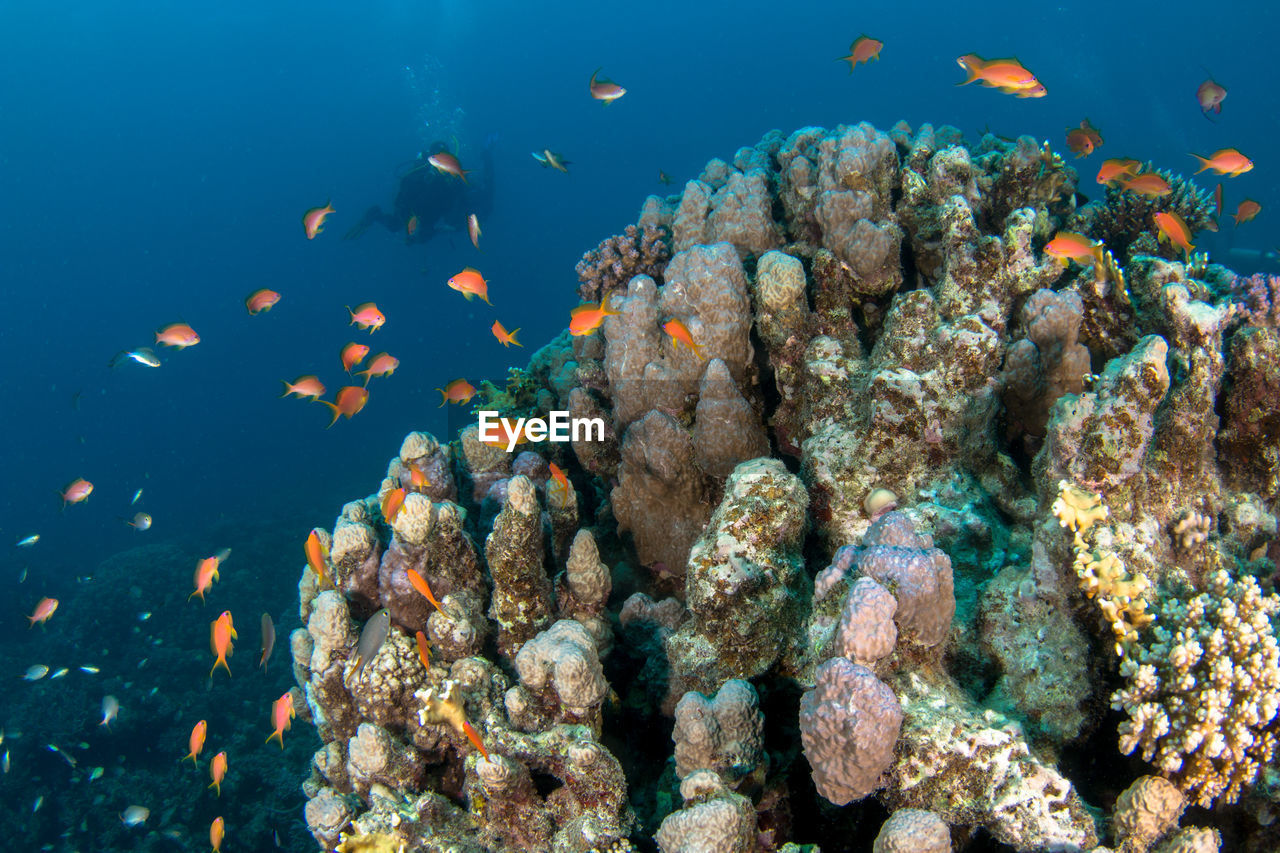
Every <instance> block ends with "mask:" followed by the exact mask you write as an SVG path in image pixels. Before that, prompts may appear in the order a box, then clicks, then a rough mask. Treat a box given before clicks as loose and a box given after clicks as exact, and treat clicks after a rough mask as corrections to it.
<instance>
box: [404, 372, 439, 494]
mask: <svg viewBox="0 0 1280 853" xmlns="http://www.w3.org/2000/svg"><path fill="white" fill-rule="evenodd" d="M436 390H437V391H438V390H440V389H439V388H437V389H436ZM441 405H443V404H441ZM409 485H410V486H412V487H413V488H414V489H416V490H417V491H422V490H423V489H425V488H426V487H427V486H429V485H430V483H429V482H428V481H427V475H426V474H424V473H422V469H421V468H419V467H417V466H416V465H410V466H409Z"/></svg>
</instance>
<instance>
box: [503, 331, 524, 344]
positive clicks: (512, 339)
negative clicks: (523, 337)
mask: <svg viewBox="0 0 1280 853" xmlns="http://www.w3.org/2000/svg"><path fill="white" fill-rule="evenodd" d="M519 331H520V330H519V329H512V330H511V333H510V334H508V335H507V340H508V341H510V342H511V343H513V344H515V345H516V346H518V347H523V346H524V344H522V343H520V342H519V341H517V340H516V333H517V332H519Z"/></svg>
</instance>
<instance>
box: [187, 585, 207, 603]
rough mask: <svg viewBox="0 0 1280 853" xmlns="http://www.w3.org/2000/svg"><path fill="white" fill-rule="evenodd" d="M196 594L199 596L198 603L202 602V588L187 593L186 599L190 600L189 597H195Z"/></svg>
mask: <svg viewBox="0 0 1280 853" xmlns="http://www.w3.org/2000/svg"><path fill="white" fill-rule="evenodd" d="M197 595H198V596H200V603H201V604H204V590H202V589H197V590H196V591H195V592H193V593H191V594H190V595H188V596H187V601H190V600H191V599H193V598H195V597H196V596H197Z"/></svg>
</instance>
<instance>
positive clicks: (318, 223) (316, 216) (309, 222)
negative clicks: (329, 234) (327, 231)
mask: <svg viewBox="0 0 1280 853" xmlns="http://www.w3.org/2000/svg"><path fill="white" fill-rule="evenodd" d="M333 212H334V210H333V202H332V201H326V202H325V203H324V207H313V208H311V209H310V210H308V211H307V212H306V213H304V214H302V230H303V231H305V232H307V239H308V240H314V239H315V238H316V235H317V234H319V233H320V232H321V231H323V230H324V220H325V218H326V217H328V215H329V214H330V213H333Z"/></svg>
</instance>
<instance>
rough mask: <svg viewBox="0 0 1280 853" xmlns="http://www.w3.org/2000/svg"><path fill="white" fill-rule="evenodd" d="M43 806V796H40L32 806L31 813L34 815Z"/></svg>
mask: <svg viewBox="0 0 1280 853" xmlns="http://www.w3.org/2000/svg"><path fill="white" fill-rule="evenodd" d="M43 805H44V794H41V795H40V796H38V797H36V801H35V803H33V804H32V806H31V813H32V814H35V813H36V812H38V811H40V807H41V806H43Z"/></svg>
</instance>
